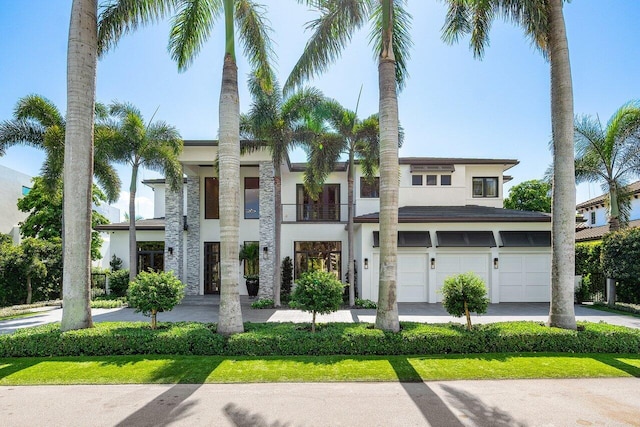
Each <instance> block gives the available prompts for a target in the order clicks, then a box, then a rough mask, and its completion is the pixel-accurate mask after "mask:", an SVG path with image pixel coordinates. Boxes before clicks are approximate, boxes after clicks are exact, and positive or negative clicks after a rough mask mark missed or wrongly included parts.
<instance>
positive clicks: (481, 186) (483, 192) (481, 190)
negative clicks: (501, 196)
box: [473, 177, 498, 197]
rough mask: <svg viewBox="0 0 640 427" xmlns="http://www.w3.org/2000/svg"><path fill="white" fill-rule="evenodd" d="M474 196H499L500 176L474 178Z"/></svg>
mask: <svg viewBox="0 0 640 427" xmlns="http://www.w3.org/2000/svg"><path fill="white" fill-rule="evenodd" d="M473 197H498V177H483V178H473Z"/></svg>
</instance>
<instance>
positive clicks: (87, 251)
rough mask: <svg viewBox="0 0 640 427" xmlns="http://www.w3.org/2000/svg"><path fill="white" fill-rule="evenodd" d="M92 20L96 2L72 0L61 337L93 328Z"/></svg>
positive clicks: (94, 33) (95, 32)
mask: <svg viewBox="0 0 640 427" xmlns="http://www.w3.org/2000/svg"><path fill="white" fill-rule="evenodd" d="M97 17H98V4H97V0H73V3H72V5H71V22H70V24H69V45H68V51H67V125H66V130H65V144H64V145H65V150H64V175H63V182H64V190H63V191H64V196H63V197H64V202H63V203H64V208H63V214H62V215H63V218H64V220H65V226H64V238H63V260H64V261H63V270H62V298H63V300H64V309H63V310H62V322H61V324H60V329H61V330H62V331H68V330H72V329H83V328H90V327H92V326H93V320H92V318H91V305H90V300H91V292H90V287H91V258H90V255H91V201H92V200H91V189H92V179H91V178H92V175H93V118H94V108H95V100H96V65H97V64H96V61H97V55H96V53H97V51H98V23H97Z"/></svg>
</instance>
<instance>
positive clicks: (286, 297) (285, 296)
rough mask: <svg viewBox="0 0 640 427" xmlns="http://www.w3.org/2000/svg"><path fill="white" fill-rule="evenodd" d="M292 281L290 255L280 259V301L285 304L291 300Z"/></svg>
mask: <svg viewBox="0 0 640 427" xmlns="http://www.w3.org/2000/svg"><path fill="white" fill-rule="evenodd" d="M292 283H293V263H292V262H291V257H285V258H284V259H283V260H282V270H281V274H280V302H281V303H282V304H285V301H286V302H287V303H288V302H289V301H290V300H291V284H292Z"/></svg>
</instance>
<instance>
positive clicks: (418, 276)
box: [371, 253, 428, 302]
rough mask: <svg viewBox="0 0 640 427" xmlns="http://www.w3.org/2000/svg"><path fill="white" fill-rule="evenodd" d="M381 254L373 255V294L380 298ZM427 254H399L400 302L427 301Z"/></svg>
mask: <svg viewBox="0 0 640 427" xmlns="http://www.w3.org/2000/svg"><path fill="white" fill-rule="evenodd" d="M379 263H380V255H379V254H374V255H373V263H372V264H373V265H372V266H371V267H372V268H373V271H372V274H371V278H372V281H371V296H372V297H375V300H374V301H377V299H378V271H379V270H378V268H379V265H380V264H379ZM427 281H428V276H427V255H426V254H408V253H399V254H398V302H425V301H427V289H428V284H427Z"/></svg>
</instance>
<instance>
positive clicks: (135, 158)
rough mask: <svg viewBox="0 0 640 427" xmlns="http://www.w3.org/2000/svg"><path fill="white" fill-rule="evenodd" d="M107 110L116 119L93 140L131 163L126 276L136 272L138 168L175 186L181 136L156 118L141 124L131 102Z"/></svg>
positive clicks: (131, 277) (178, 179)
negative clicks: (154, 120) (155, 173)
mask: <svg viewBox="0 0 640 427" xmlns="http://www.w3.org/2000/svg"><path fill="white" fill-rule="evenodd" d="M109 111H110V113H111V115H112V116H114V117H115V118H116V119H117V120H116V121H112V122H111V123H109V124H107V125H106V126H105V128H104V129H102V131H101V132H98V134H97V138H96V140H97V141H100V142H101V143H103V144H109V145H111V146H112V147H113V151H114V159H115V161H116V162H122V163H125V164H127V165H129V166H130V167H131V183H130V185H129V280H131V281H133V280H134V279H135V277H136V274H137V272H138V256H137V247H136V219H137V217H136V203H135V202H136V190H137V185H138V171H139V169H140V168H146V169H150V170H153V171H156V172H160V173H162V174H164V175H165V176H166V178H167V183H168V184H169V186H170V187H171V188H172V189H174V190H176V189H177V188H178V187H179V185H180V182H181V180H182V166H181V165H180V162H179V161H178V156H179V155H180V153H182V145H183V144H182V139H180V134H179V133H178V131H177V130H176V128H174V127H173V126H169V125H168V124H166V123H165V122H162V121H156V122H151V121H150V122H149V123H148V124H145V122H144V119H143V117H142V113H141V112H140V110H138V109H137V108H136V107H134V106H133V105H131V104H126V103H121V102H114V103H112V104H111V105H110V108H109Z"/></svg>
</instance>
